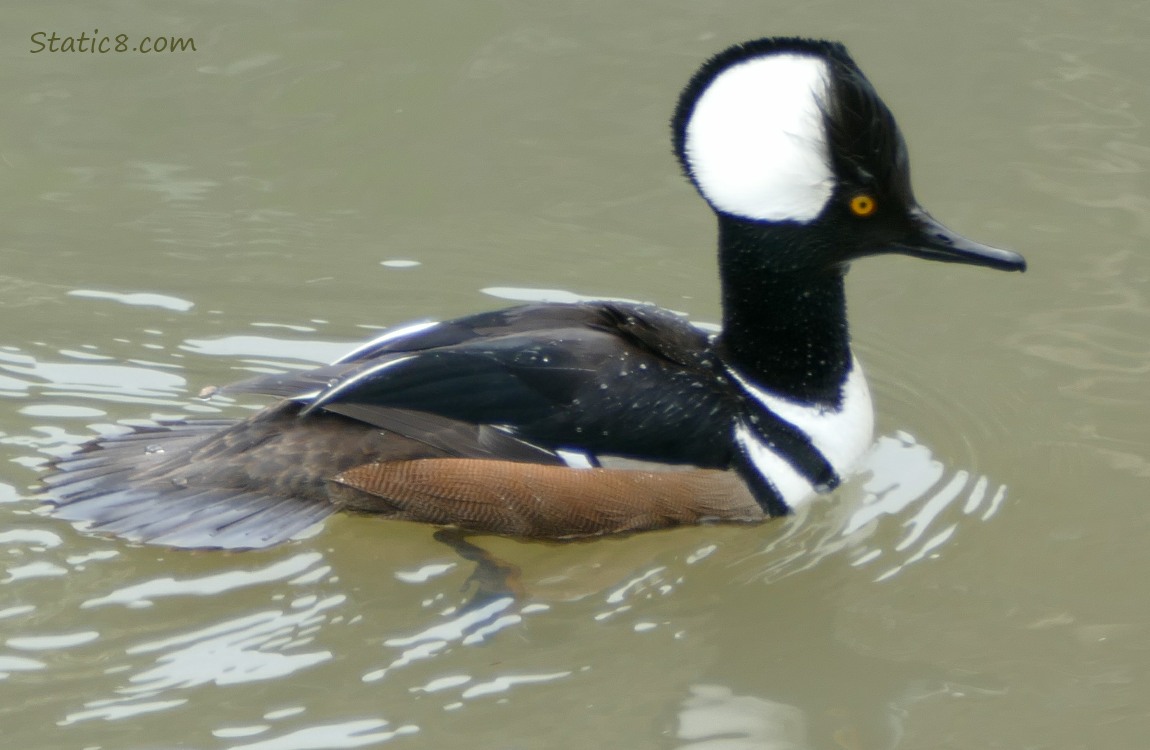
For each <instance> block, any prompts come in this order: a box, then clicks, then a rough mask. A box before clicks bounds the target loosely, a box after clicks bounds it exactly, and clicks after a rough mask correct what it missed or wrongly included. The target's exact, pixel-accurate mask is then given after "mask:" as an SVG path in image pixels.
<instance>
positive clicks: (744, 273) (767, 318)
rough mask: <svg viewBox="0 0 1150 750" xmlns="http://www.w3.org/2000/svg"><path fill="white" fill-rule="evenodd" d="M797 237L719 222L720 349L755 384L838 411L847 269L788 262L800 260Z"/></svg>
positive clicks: (846, 360) (845, 353) (845, 371)
mask: <svg viewBox="0 0 1150 750" xmlns="http://www.w3.org/2000/svg"><path fill="white" fill-rule="evenodd" d="M800 231H801V228H790V227H761V226H754V225H752V226H748V225H746V224H743V223H741V222H735V221H732V220H729V219H727V218H726V217H721V218H720V222H719V243H720V249H719V255H720V263H719V267H720V269H721V271H720V276H721V281H722V297H723V331H722V333H721V334H720V335H719V338H718V341H717V348H718V352H719V355H720V356H721V357H722V358H723V360H724V361H726V362H727V363H728V364H729V365H731V366H732V367H734V368H735V369H736V370H737V371H738V373H739V374H740V375H741V376H742V377H745V378H748V379H750V380H752V381H753V382H754V383H755V384H756V385H757V386H759V387H762V388H765V389H768V390H770V391H772V392H774V393H776V394H778V395H780V396H784V397H786V398H788V399H791V400H793V401H797V402H800V403H805V404H812V405H819V406H829V407H832V408H837V407H838V406H840V405H841V402H842V393H843V385H844V384H845V383H846V379H847V376H848V375H849V374H850V370H851V362H852V357H851V350H850V332H849V330H848V328H847V314H846V295H845V290H844V283H843V282H844V274H845V267H843V266H832V267H829V268H828V267H823V268H812V267H811V266H810V265H809V263H808V265H804V264H803V263H801V262H796V263H788V262H787V259H788V258H794V259H803V255H802V253H803V252H804V251H806V248H804V247H800V246H799V245H798V243H797V240H798V239H799V238H800V235H799V234H798V232H800Z"/></svg>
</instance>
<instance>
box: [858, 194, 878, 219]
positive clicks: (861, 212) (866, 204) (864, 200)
mask: <svg viewBox="0 0 1150 750" xmlns="http://www.w3.org/2000/svg"><path fill="white" fill-rule="evenodd" d="M877 208H878V203H876V202H875V199H874V198H873V197H872V196H869V195H867V194H865V193H864V194H862V195H856V196H855V197H853V198H851V213H853V214H854V215H855V216H870V215H871V214H873V213H874V212H875V209H877Z"/></svg>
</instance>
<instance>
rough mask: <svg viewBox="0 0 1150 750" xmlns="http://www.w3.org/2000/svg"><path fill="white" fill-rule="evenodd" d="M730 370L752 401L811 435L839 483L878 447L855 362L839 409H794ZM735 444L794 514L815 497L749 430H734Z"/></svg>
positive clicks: (805, 482)
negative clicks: (871, 446) (801, 504)
mask: <svg viewBox="0 0 1150 750" xmlns="http://www.w3.org/2000/svg"><path fill="white" fill-rule="evenodd" d="M728 370H729V372H730V374H731V376H732V377H733V378H734V379H735V380H736V381H737V382H738V383H739V385H740V386H742V388H743V390H744V391H746V393H747V394H748V395H749V396H751V398H753V399H755V401H757V402H758V403H759V404H761V405H762V406H763V407H764V408H765V409H767V410H768V411H770V412H771V413H773V414H774V415H775V416H777V417H779V418H780V419H782V420H783V421H785V422H788V423H790V424H791V425H793V426H794V427H795V428H797V429H798V430H800V431H802V432H803V434H805V435H807V436H808V437H809V438H810V441H811V444H812V445H814V447H815V448H816V449H817V450H818V451H819V452H820V453H822V454H823V456H824V457H825V458H826V459H827V462H828V463H830V465H831V467H832V468H834V470H835V472H836V473H837V474H838V475H839V476H840V477H846V476H848V475H849V474H850V473H851V472H852V471H853V470H854V469H855V468H856V467H857V466H858V464H859V462H860V460H861V459H862V457H863V455H864V454H865V453H866V452H867V449H868V448H870V445H871V443H872V442H873V441H874V407H873V405H872V404H871V397H870V388H868V387H867V382H866V376H865V375H864V374H863V371H862V366H861V365H860V364H859V362H858V360H857V359H856V360H853V361H852V362H851V370H850V374H849V375H848V376H847V380H846V383H844V384H843V397H842V402H841V405H840V406H839V408H838V409H831V408H825V407H812V406H809V405H806V404H800V403H796V402H795V401H792V400H790V399H788V398H785V397H783V396H780V395H778V394H775V393H772V392H770V391H769V390H767V389H764V388H760V387H759V386H756V385H754V384H753V383H752V382H751V381H750V380H749V379H747V378H746V377H744V376H743V375H741V374H740V373H739V372H737V371H736V370H734V369H730V368H728ZM735 439H736V440H737V441H738V442H739V444H740V445H742V446H743V448H744V449H745V450H746V451H747V455H748V456H750V458H751V460H752V461H753V462H754V464H755V468H756V470H758V471H759V473H760V474H762V475H763V477H764V478H766V479H767V480H768V481H769V482H770V483H771V484H772V485H774V487H775V488H776V489H777V490H778V491H779V494H780V495H781V496H782V498H783V502H785V503H786V504H787V505H789V506H791V507H792V508H793V507H795V506H796V504H797V503H802V502H804V501H806V500H809V499H810V498H811V497H812V496H813V495H814V494H815V487H814V486H813V485H812V484H811V483H810V482H809V481H808V480H807V479H806V478H804V477H803V476H802V475H801V474H799V473H798V472H797V471H795V469H794V468H793V467H792V466H791V465H790V463H789V462H788V461H787V460H786V459H785V458H784V457H783V456H782V455H780V454H779V453H778V452H777V451H776V450H775V449H774V448H772V447H771V446H769V445H767V444H766V443H765V442H764V441H763V440H762V439H761V438H759V437H758V435H757V434H756V433H755V431H754V430H752V429H751V428H750V427H749V426H748V425H746V424H739V425H736V427H735Z"/></svg>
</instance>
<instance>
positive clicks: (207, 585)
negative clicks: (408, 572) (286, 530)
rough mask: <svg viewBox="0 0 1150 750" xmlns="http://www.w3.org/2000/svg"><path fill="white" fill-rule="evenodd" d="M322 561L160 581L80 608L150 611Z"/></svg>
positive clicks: (310, 555) (283, 576) (299, 558)
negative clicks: (159, 602)
mask: <svg viewBox="0 0 1150 750" xmlns="http://www.w3.org/2000/svg"><path fill="white" fill-rule="evenodd" d="M322 559H323V556H322V555H320V554H319V553H318V552H304V553H301V554H298V555H294V556H292V557H290V558H288V559H287V560H281V561H279V562H275V563H272V564H271V565H268V566H267V567H264V568H260V569H256V570H229V571H227V572H225V573H217V574H214V575H209V576H203V577H200V578H186V579H176V578H170V577H168V578H157V579H154V580H151V581H145V582H144V583H138V584H133V585H131V586H127V587H125V588H122V589H117V590H116V591H113V592H111V593H109V594H105V595H104V596H100V597H96V598H94V599H89V600H87V601H85V602H83V603H82V604H81V605H80V607H81V608H82V609H88V608H90V607H100V606H103V605H108V604H123V605H126V606H129V607H150V606H151V605H152V604H153V603H154V601H155V600H156V599H158V598H160V597H171V596H188V595H196V596H211V595H214V594H221V593H224V592H226V591H233V590H235V589H238V588H243V587H245V586H253V585H255V584H262V583H268V582H271V581H283V580H287V579H290V578H293V577H295V576H298V575H300V574H302V573H303V572H305V571H307V570H309V569H310V568H312V567H313V566H314V565H316V563H318V562H319V561H320V560H322ZM317 570H319V571H321V572H322V573H326V572H328V571H329V570H330V568H327V567H326V566H320V567H319V568H317Z"/></svg>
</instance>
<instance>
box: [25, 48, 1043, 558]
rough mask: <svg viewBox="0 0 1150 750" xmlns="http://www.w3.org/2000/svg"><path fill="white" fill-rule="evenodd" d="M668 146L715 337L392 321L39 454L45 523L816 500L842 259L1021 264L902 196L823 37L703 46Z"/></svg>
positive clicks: (737, 509) (858, 385)
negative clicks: (196, 414)
mask: <svg viewBox="0 0 1150 750" xmlns="http://www.w3.org/2000/svg"><path fill="white" fill-rule="evenodd" d="M671 135H672V142H673V150H674V153H675V155H676V157H677V158H678V161H679V164H680V166H681V168H682V171H683V173H684V175H685V177H686V178H687V179H688V180H689V181H690V183H691V184H692V185H693V186H694V188H695V189H696V190H697V192H698V193H699V195H700V196H701V197H702V198H703V199H704V201H705V202H706V203H707V204H708V205H709V207H710V208H711V210H712V211H713V213H714V215H715V217H716V219H717V226H718V232H717V244H718V272H719V273H718V275H719V281H720V288H721V303H722V325H721V328H719V330H718V332H714V331H708V330H706V329H704V328H702V327H700V326H696V325H695V324H693V323H691V322H690V321H689V320H687V319H686V318H685V317H683V316H681V315H679V314H676V313H673V312H670V311H668V310H665V309H661V308H659V307H656V306H653V305H649V304H640V303H630V302H619V301H611V300H603V301H584V302H574V303H550V304H549V303H534V304H524V305H520V306H516V307H511V308H507V309H501V310H495V311H486V312H479V313H476V314H473V315H468V316H464V317H459V318H456V319H453V320H447V321H421V322H416V323H409V324H405V325H400V326H398V327H394V328H390V329H388V330H386V331H384V332H383V333H382V335H380V336H378V337H376V338H375V339H373V340H371V341H368V342H366V343H364V344H362V345H361V346H359V347H357V348H355V349H353V350H352V351H350V352H348V353H347V354H346V355H344V356H343V357H341V358H340V359H338V360H336V361H335V362H333V363H331V364H330V365H326V366H322V367H317V368H314V369H310V370H303V371H297V372H287V373H283V374H271V375H262V376H258V377H255V378H252V379H249V380H246V381H242V382H240V383H236V384H234V385H231V386H225V387H224V388H222V389H216V390H217V392H222V393H226V394H256V395H260V396H264V397H272V398H273V399H275V400H274V402H272V403H271V405H269V406H267V407H265V408H264V409H263V410H262V411H259V412H257V413H254V414H253V415H251V416H249V417H247V418H245V419H239V420H225V419H210V420H205V419H200V420H193V419H188V420H173V421H166V422H157V423H154V424H151V425H149V426H145V427H141V426H137V427H133V428H131V429H130V431H128V432H126V433H121V434H116V435H105V436H101V437H97V438H95V439H93V440H91V441H90V442H88V443H87V444H85V445H83V446H81V447H80V448H78V449H77V450H76V451H75V452H74V453H71V454H70V455H66V456H64V457H62V458H59V459H57V460H55V461H54V462H53V464H52V465H51V471H50V472H49V473H48V474H47V475H46V476H45V477H44V480H43V482H44V499H45V501H46V503H47V505H48V506H49V512H50V513H52V514H53V515H55V516H56V517H58V518H61V519H64V520H68V521H72V522H76V523H78V524H81V525H83V526H84V527H85V528H86V529H88V530H90V531H93V532H96V533H103V534H110V535H114V536H118V537H122V538H124V539H127V540H130V541H133V542H139V543H148V544H161V545H168V546H172V547H184V548H208V549H255V548H263V547H269V546H272V545H275V544H279V543H281V542H285V541H288V540H290V539H293V538H297V537H299V536H301V535H303V534H304V532H305V531H309V530H311V529H313V528H315V527H317V525H319V524H320V523H321V522H322V521H324V519H326V518H328V517H329V516H331V515H332V514H334V513H337V512H342V511H346V512H352V513H361V514H373V515H377V516H380V517H383V518H388V519H393V520H402V521H409V522H420V523H425V524H433V525H436V526H438V527H443V528H449V529H457V530H463V531H466V532H469V533H488V534H498V535H506V536H513V537H522V538H530V539H545V540H566V539H577V538H586V537H593V536H599V535H607V534H622V533H630V532H638V531H646V530H652V529H662V528H669V527H674V526H682V525H695V524H706V523H744V524H749V523H759V522H763V521H766V520H768V519H771V518H776V517H779V516H785V515H787V514H789V513H792V512H794V511H795V510H796V509H797V508H799V507H801V506H802V505H803V504H805V503H808V502H810V501H811V500H812V498H814V497H817V496H819V495H822V494H826V493H829V492H831V491H833V490H834V489H835V488H836V487H837V486H838V485H839V484H840V483H841V482H842V481H843V479H844V478H845V477H848V476H849V475H850V473H851V472H852V471H853V470H855V469H856V468H857V466H858V465H859V462H860V460H861V459H862V458H863V456H864V455H865V453H866V452H867V450H868V449H869V447H870V445H871V443H872V441H873V429H874V410H873V405H872V400H871V396H870V392H869V389H868V386H867V381H866V377H865V375H864V373H863V370H862V367H861V365H860V364H859V362H858V360H857V359H856V357H855V356H854V354H853V353H852V350H851V344H850V333H849V327H848V325H847V312H846V296H845V286H844V284H845V275H846V272H847V269H848V268H849V266H850V264H851V263H852V262H853V261H855V260H857V259H861V258H865V257H868V256H872V255H880V254H899V255H905V256H912V257H917V258H924V259H928V260H935V261H942V262H948V263H964V264H969V265H974V266H982V267H986V268H991V269H997V270H1004V271H1024V270H1025V269H1026V261H1025V260H1024V258H1023V257H1022V256H1021V255H1019V254H1018V253H1015V252H1013V251H1010V250H1005V249H1001V248H996V247H991V246H989V245H984V244H981V243H978V242H975V241H973V240H970V239H967V238H965V237H963V236H961V235H959V234H957V233H955V232H953V231H951V230H950V229H948V228H946V227H945V226H944V225H943V224H941V223H939V222H938V221H937V220H936V219H934V218H933V217H932V216H931V215H930V214H929V213H927V211H926V210H925V209H923V208H922V207H921V206H920V205H919V203H918V201H917V200H916V199H915V197H914V193H913V191H912V189H911V180H910V168H909V159H908V154H907V147H906V144H905V141H904V139H903V136H902V134H901V132H900V130H899V128H898V125H897V124H896V122H895V119H894V117H893V115H892V114H891V111H890V109H889V108H888V107H887V106H886V104H884V102H883V101H882V100H881V99H880V98H879V96H878V94H877V93H876V91H875V89H874V87H873V86H872V84H871V83H870V81H869V80H868V79H867V77H866V76H865V75H864V74H863V72H862V71H861V70H860V68H859V67H858V65H857V64H856V63H855V61H854V60H853V59H852V57H851V56H850V54H849V53H848V51H847V49H846V47H845V46H844V45H843V44H841V43H839V42H833V41H825V40H819V39H806V38H797V37H771V38H764V39H757V40H753V41H748V42H745V43H742V44H737V45H734V46H732V47H730V48H728V49H726V50H724V51H722V52H720V53H718V54H717V55H715V56H713V57H711V58H710V59H709V60H707V61H706V62H705V63H704V64H703V65H702V66H701V67H700V68H699V69H698V71H697V72H696V73H695V74H694V75H693V76H692V77H691V78H690V80H689V82H688V83H687V85H686V87H685V88H684V89H683V90H682V93H681V94H680V97H679V100H678V104H677V106H676V107H675V109H674V113H673V116H672V118H671Z"/></svg>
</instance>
